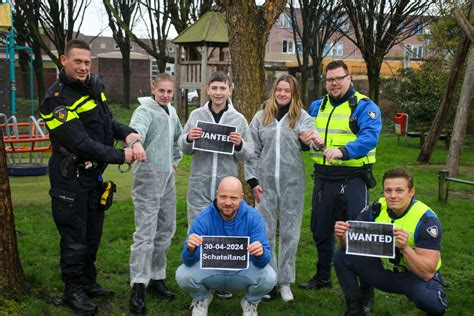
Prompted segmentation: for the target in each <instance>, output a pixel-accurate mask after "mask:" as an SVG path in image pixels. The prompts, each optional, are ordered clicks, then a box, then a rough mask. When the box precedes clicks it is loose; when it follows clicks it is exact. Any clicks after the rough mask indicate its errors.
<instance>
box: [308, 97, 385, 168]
mask: <svg viewBox="0 0 474 316" xmlns="http://www.w3.org/2000/svg"><path fill="white" fill-rule="evenodd" d="M323 99H324V98H319V99H316V100H314V101H313V102H312V103H311V105H310V106H309V110H308V113H309V115H311V116H312V117H316V116H318V112H319V107H320V106H321V103H322V101H323ZM328 102H329V100H328ZM343 102H345V100H344V101H343ZM343 102H341V103H339V104H338V103H334V102H332V103H331V104H332V105H333V106H338V105H340V104H342V103H343ZM370 112H375V113H376V117H375V119H374V118H372V117H371V116H369V113H370ZM352 117H357V124H358V125H359V128H360V130H359V132H358V133H357V139H356V140H355V141H353V142H350V143H347V144H346V145H345V146H344V147H343V148H342V150H344V149H345V151H346V152H347V157H345V158H346V159H353V158H359V157H364V156H366V155H367V153H368V152H369V151H370V150H372V149H373V148H375V147H376V146H377V142H378V140H379V135H380V131H381V130H382V115H381V113H380V108H379V107H378V106H377V104H375V103H374V101H372V100H366V99H363V100H360V102H359V103H358V104H357V107H356V108H355V109H354V112H353V113H352Z"/></svg>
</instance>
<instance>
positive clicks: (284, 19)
mask: <svg viewBox="0 0 474 316" xmlns="http://www.w3.org/2000/svg"><path fill="white" fill-rule="evenodd" d="M277 26H278V27H281V28H285V29H291V28H293V22H292V21H291V16H289V15H287V14H285V13H282V14H280V16H279V17H278V20H277Z"/></svg>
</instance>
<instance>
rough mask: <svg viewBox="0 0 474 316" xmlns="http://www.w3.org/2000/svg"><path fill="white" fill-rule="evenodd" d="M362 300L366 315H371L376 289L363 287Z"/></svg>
mask: <svg viewBox="0 0 474 316" xmlns="http://www.w3.org/2000/svg"><path fill="white" fill-rule="evenodd" d="M361 290H362V298H361V303H362V307H363V308H364V313H369V312H371V311H372V308H373V307H374V288H373V287H371V286H361Z"/></svg>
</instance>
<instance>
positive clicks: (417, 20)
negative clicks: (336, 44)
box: [339, 0, 433, 102]
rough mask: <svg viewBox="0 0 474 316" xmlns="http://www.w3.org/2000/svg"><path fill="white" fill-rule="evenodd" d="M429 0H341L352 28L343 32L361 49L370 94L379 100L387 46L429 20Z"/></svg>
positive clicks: (409, 35) (411, 32) (409, 34)
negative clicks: (381, 71)
mask: <svg viewBox="0 0 474 316" xmlns="http://www.w3.org/2000/svg"><path fill="white" fill-rule="evenodd" d="M432 2H433V1H432V0H419V1H411V0H342V5H343V8H344V9H345V12H346V14H347V17H348V19H349V20H350V21H351V24H352V28H351V29H350V30H349V31H344V30H342V29H341V28H340V27H339V31H340V32H341V33H343V34H344V35H345V36H346V37H347V38H348V39H349V40H350V41H351V42H353V43H354V44H355V45H356V46H357V47H358V48H359V50H360V52H361V54H362V57H363V58H364V61H365V64H366V65H367V76H368V79H369V96H370V97H371V98H372V99H373V100H374V101H375V102H378V99H379V93H380V91H379V90H380V69H381V67H382V63H383V60H384V58H385V56H386V55H387V54H388V52H389V51H390V49H391V48H392V47H393V46H395V45H397V44H400V43H402V42H403V41H404V40H405V39H407V38H408V37H411V36H413V35H415V34H416V33H417V31H418V30H419V29H420V26H421V25H424V24H426V23H428V22H429V20H430V17H429V16H427V15H426V13H427V12H428V10H429V9H430V5H431V4H432Z"/></svg>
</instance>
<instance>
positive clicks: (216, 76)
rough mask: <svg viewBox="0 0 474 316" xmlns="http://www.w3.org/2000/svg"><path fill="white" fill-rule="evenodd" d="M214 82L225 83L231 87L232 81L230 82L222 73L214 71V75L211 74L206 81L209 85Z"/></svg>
mask: <svg viewBox="0 0 474 316" xmlns="http://www.w3.org/2000/svg"><path fill="white" fill-rule="evenodd" d="M214 81H220V82H225V83H227V84H228V85H229V87H232V81H231V80H230V78H229V76H228V75H227V74H226V73H225V72H223V71H216V72H215V73H213V74H212V75H211V77H210V78H209V80H208V81H207V84H208V85H210V84H211V83H213V82H214Z"/></svg>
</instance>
